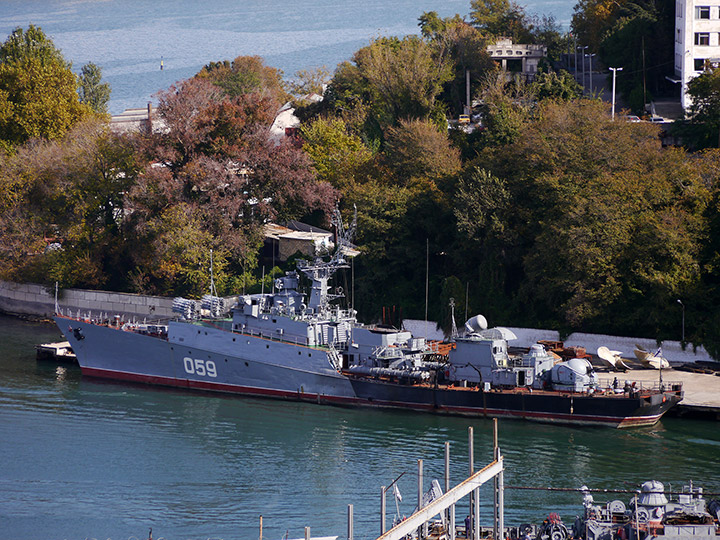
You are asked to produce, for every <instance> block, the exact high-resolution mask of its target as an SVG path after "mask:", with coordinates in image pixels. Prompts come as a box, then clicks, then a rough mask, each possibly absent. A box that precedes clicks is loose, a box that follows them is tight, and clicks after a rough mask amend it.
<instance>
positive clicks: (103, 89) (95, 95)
mask: <svg viewBox="0 0 720 540" xmlns="http://www.w3.org/2000/svg"><path fill="white" fill-rule="evenodd" d="M101 81H102V70H101V69H100V66H97V65H95V64H93V63H92V62H91V63H89V64H85V65H84V66H83V67H82V70H81V71H80V89H79V93H80V103H84V104H85V105H89V106H90V108H92V110H93V111H95V112H96V113H98V114H107V112H108V108H107V105H108V101H109V100H110V85H109V84H108V83H103V82H101Z"/></svg>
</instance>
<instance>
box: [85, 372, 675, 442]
mask: <svg viewBox="0 0 720 540" xmlns="http://www.w3.org/2000/svg"><path fill="white" fill-rule="evenodd" d="M82 372H83V375H86V376H91V377H99V378H104V379H113V380H122V381H130V382H137V383H145V384H153V385H160V386H169V387H177V388H184V389H191V390H202V391H211V392H221V393H231V394H238V395H245V396H257V397H266V398H279V399H290V400H295V401H305V402H312V403H319V404H328V405H340V406H355V407H375V408H385V409H404V410H411V411H418V412H426V413H434V414H446V415H454V416H467V417H486V418H513V419H524V420H534V421H540V422H548V423H556V424H569V425H603V426H609V427H616V428H626V427H638V426H651V425H654V424H655V423H657V421H658V420H659V419H660V418H661V417H662V415H663V414H664V413H665V412H666V411H667V410H669V409H670V408H671V407H673V406H674V405H676V404H677V403H679V402H680V400H681V399H682V393H677V392H666V393H664V394H653V395H649V396H646V397H633V398H631V397H625V396H602V395H585V394H570V393H555V392H534V393H533V392H516V391H512V390H507V391H490V392H483V391H481V390H478V389H470V388H467V389H466V388H454V389H448V388H445V387H440V388H431V387H426V386H406V385H399V384H394V383H388V382H384V381H376V380H368V379H354V380H352V383H351V384H352V387H353V390H354V394H355V395H354V396H333V395H325V394H316V393H311V392H302V393H301V392H288V391H284V390H278V389H272V388H261V387H250V386H242V385H235V384H218V383H209V382H205V381H192V380H187V379H175V378H167V377H157V376H147V375H142V374H136V373H127V372H117V371H110V370H103V369H95V368H83V369H82Z"/></svg>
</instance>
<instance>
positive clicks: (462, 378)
mask: <svg viewBox="0 0 720 540" xmlns="http://www.w3.org/2000/svg"><path fill="white" fill-rule="evenodd" d="M333 221H334V224H335V226H336V228H337V231H338V235H337V236H338V241H337V245H336V246H335V250H334V252H333V253H332V254H331V255H329V256H327V257H325V258H321V257H316V258H315V259H314V260H313V261H298V265H297V270H295V271H291V272H288V273H287V274H286V275H285V276H284V277H282V278H279V279H277V280H276V282H275V287H274V290H273V291H272V292H269V293H261V294H248V295H242V296H239V297H238V300H237V303H236V304H235V305H232V306H225V305H224V300H223V299H222V298H218V297H217V296H212V295H207V296H206V297H204V298H203V299H202V301H195V300H187V299H182V298H177V299H175V301H174V304H173V305H174V311H176V312H177V314H178V317H177V318H176V319H174V320H170V321H154V322H152V323H147V322H144V323H142V324H139V323H134V322H129V321H128V322H124V321H122V320H121V319H119V318H118V317H114V316H110V317H109V316H101V315H97V314H96V316H95V317H93V316H92V314H91V313H88V314H87V315H83V314H76V316H74V317H69V316H65V315H61V314H58V315H56V317H55V321H56V323H57V325H58V327H59V328H60V330H61V331H62V332H63V333H64V334H65V336H66V338H67V340H68V341H69V342H70V345H71V346H72V350H73V351H74V352H75V354H76V355H77V360H78V363H79V365H80V368H81V370H82V373H83V375H85V376H90V377H101V378H107V379H114V380H120V381H130V382H137V383H148V384H154V385H163V386H171V387H178V388H185V389H193V390H204V391H215V392H227V393H233V394H241V395H248V396H262V397H270V398H281V399H290V400H299V401H308V402H313V403H319V404H333V405H345V406H366V407H378V408H399V409H409V410H415V411H425V412H433V413H440V414H454V415H465V416H475V417H505V418H519V419H527V420H538V421H545V422H555V423H562V424H580V425H583V424H587V425H606V426H612V427H632V426H644V425H652V424H654V423H656V422H657V421H658V420H659V419H660V418H661V416H662V415H663V414H664V413H665V412H666V411H667V410H668V409H670V408H671V407H672V406H674V405H675V404H677V403H678V402H679V401H680V400H681V399H682V396H683V392H682V387H681V385H678V384H668V385H665V384H662V385H658V386H656V387H653V388H637V389H636V388H634V387H633V388H626V391H624V392H616V391H613V390H612V389H610V388H603V387H602V385H601V384H600V383H599V381H598V378H597V374H596V373H595V371H594V369H593V366H592V365H591V363H590V362H588V361H587V360H586V359H583V358H572V359H569V360H567V361H561V360H560V359H559V357H557V356H556V355H554V354H553V353H551V352H549V351H547V350H545V348H544V347H543V346H542V345H539V344H538V345H534V346H532V347H531V348H530V349H529V350H528V351H523V352H522V353H520V354H515V353H512V352H511V351H510V349H509V347H508V341H511V340H512V339H514V338H515V336H514V335H513V334H512V332H511V331H510V330H508V329H506V328H487V323H486V322H485V319H484V317H482V316H476V317H473V318H471V319H470V320H469V321H468V322H467V323H466V324H465V327H464V332H463V335H460V336H455V337H454V338H453V339H452V340H451V341H450V342H449V343H440V342H436V341H429V340H427V339H425V338H423V337H416V336H413V335H412V334H411V333H410V332H408V331H405V330H402V329H396V328H387V327H380V326H372V325H364V324H361V323H360V322H358V320H357V318H356V312H355V311H354V310H353V309H347V308H345V309H343V308H342V307H340V305H338V304H337V303H334V302H333V301H334V300H337V299H338V298H339V297H340V296H341V295H340V294H337V293H336V292H331V289H330V288H329V285H328V283H329V280H330V278H331V277H332V276H333V274H334V273H335V272H336V271H337V270H339V269H341V268H348V267H349V265H348V263H347V260H346V258H347V256H346V252H347V248H348V247H349V246H350V239H351V237H352V234H353V232H354V229H355V222H356V221H355V220H353V222H352V224H351V225H350V226H349V227H347V228H345V227H344V226H343V224H342V219H341V216H340V213H339V211H336V212H335V215H334V218H333ZM303 276H304V277H305V278H306V279H307V281H308V282H309V295H306V294H303V292H301V279H302V278H303Z"/></svg>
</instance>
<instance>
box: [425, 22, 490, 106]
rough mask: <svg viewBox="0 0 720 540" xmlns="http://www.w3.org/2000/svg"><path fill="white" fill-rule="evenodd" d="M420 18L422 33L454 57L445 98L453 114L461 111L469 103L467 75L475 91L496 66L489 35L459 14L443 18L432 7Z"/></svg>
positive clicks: (471, 93) (473, 91) (444, 93)
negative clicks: (488, 47) (489, 45)
mask: <svg viewBox="0 0 720 540" xmlns="http://www.w3.org/2000/svg"><path fill="white" fill-rule="evenodd" d="M419 20H420V23H419V25H420V28H421V31H422V34H423V36H425V37H427V38H428V39H431V40H432V42H433V43H434V44H435V46H436V47H438V48H439V49H440V50H443V51H445V54H447V55H449V57H450V59H451V62H452V67H453V77H452V79H450V80H449V81H448V82H447V83H446V84H445V88H444V91H443V95H442V98H443V100H444V101H445V102H446V103H448V104H449V105H450V108H451V109H452V111H453V112H454V115H457V114H462V113H463V112H465V106H466V105H469V104H467V103H466V98H467V92H466V90H467V87H466V82H467V77H469V80H470V95H475V94H476V93H477V91H478V89H479V85H480V83H481V81H482V79H483V77H484V76H485V74H486V73H487V72H491V71H495V70H496V69H497V67H496V65H495V62H494V61H493V60H492V59H491V58H490V55H489V54H488V53H487V50H486V47H487V39H486V38H485V37H484V36H483V35H482V34H481V33H480V32H479V31H478V30H477V29H476V28H474V27H473V26H471V25H469V24H468V23H466V22H465V21H464V20H463V19H462V18H461V17H460V16H459V15H455V16H454V17H449V18H446V19H441V18H440V17H438V15H437V13H435V12H434V11H431V12H429V13H424V14H423V15H422V16H421V17H420V19H419Z"/></svg>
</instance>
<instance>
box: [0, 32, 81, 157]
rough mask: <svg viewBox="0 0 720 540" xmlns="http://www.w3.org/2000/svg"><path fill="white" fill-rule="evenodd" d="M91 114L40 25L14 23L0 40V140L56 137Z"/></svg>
mask: <svg viewBox="0 0 720 540" xmlns="http://www.w3.org/2000/svg"><path fill="white" fill-rule="evenodd" d="M90 114H91V109H90V108H89V107H87V106H86V105H83V104H81V103H80V101H79V99H78V94H77V79H76V77H75V75H74V74H73V72H72V70H71V69H70V66H69V65H68V64H67V63H66V62H65V61H64V60H63V59H62V55H61V54H60V51H58V50H57V49H56V48H55V47H54V45H53V44H52V42H51V41H50V40H49V39H48V38H47V37H46V36H45V34H44V33H43V32H42V30H41V29H40V28H39V27H36V26H32V25H31V26H30V28H29V29H28V30H27V32H26V31H24V30H23V29H22V28H16V29H15V30H14V31H13V32H12V33H11V34H10V36H9V37H8V39H7V40H6V41H5V42H4V43H3V45H2V46H0V140H1V141H3V142H4V144H5V145H6V146H7V147H13V146H17V145H19V144H22V143H24V142H25V141H27V140H28V139H31V138H44V139H60V138H62V137H63V136H64V135H65V133H67V131H68V130H69V129H70V128H71V127H72V126H73V125H74V124H76V123H78V122H79V121H80V120H82V119H84V118H86V117H88V116H89V115H90Z"/></svg>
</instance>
